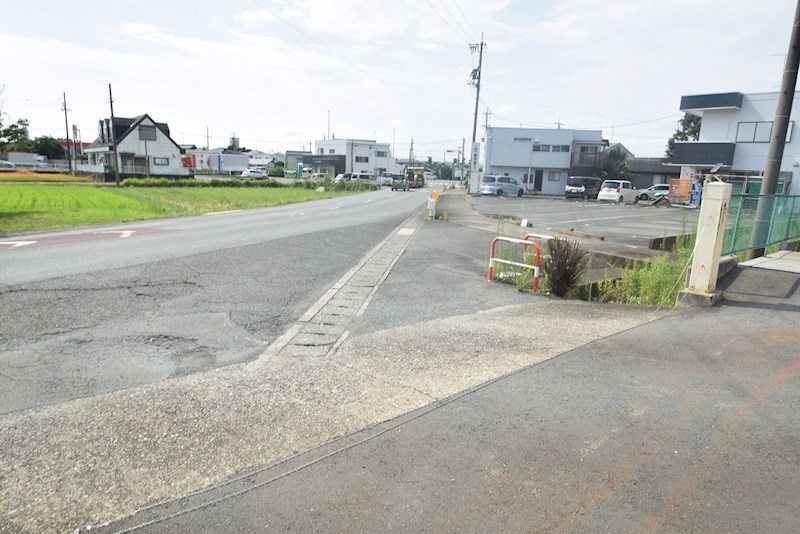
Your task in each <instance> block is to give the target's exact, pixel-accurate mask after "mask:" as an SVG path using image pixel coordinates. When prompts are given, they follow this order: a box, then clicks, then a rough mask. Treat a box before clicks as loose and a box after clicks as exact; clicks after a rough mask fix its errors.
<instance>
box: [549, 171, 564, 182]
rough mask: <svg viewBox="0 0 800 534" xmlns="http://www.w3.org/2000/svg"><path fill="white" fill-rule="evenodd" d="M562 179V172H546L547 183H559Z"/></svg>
mask: <svg viewBox="0 0 800 534" xmlns="http://www.w3.org/2000/svg"><path fill="white" fill-rule="evenodd" d="M563 177H564V171H547V181H548V182H560V181H561V179H562V178H563Z"/></svg>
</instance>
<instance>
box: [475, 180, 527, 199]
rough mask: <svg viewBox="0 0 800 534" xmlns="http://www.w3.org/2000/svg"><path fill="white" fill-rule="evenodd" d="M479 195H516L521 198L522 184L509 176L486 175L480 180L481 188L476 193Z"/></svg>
mask: <svg viewBox="0 0 800 534" xmlns="http://www.w3.org/2000/svg"><path fill="white" fill-rule="evenodd" d="M478 192H479V193H480V194H481V195H497V196H501V195H505V194H508V195H517V196H518V197H521V196H522V195H523V194H524V193H525V188H524V187H523V186H522V184H521V183H520V182H519V181H518V180H517V179H516V178H512V177H511V176H492V175H487V176H484V177H483V178H482V179H481V187H480V189H479V191H478Z"/></svg>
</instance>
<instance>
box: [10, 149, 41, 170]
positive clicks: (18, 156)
mask: <svg viewBox="0 0 800 534" xmlns="http://www.w3.org/2000/svg"><path fill="white" fill-rule="evenodd" d="M6 161H8V162H9V163H13V164H14V165H16V166H17V167H44V166H46V165H47V157H46V156H40V155H39V154H31V153H30V152H9V153H8V154H6Z"/></svg>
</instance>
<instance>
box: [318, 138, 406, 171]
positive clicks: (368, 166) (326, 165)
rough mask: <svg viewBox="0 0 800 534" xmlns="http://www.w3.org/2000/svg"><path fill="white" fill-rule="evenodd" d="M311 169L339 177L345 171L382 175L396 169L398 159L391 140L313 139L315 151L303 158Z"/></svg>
mask: <svg viewBox="0 0 800 534" xmlns="http://www.w3.org/2000/svg"><path fill="white" fill-rule="evenodd" d="M303 164H304V165H310V166H311V167H312V169H313V171H312V172H320V173H326V174H329V175H331V176H336V175H337V174H339V173H344V172H366V173H369V174H372V175H373V176H379V175H380V174H381V173H382V172H384V171H389V172H394V169H395V166H396V164H395V159H394V156H392V154H391V150H390V145H389V143H379V142H377V141H375V140H373V139H326V140H323V141H315V142H314V150H313V152H312V154H310V155H309V156H307V157H305V158H303Z"/></svg>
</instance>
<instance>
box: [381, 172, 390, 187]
mask: <svg viewBox="0 0 800 534" xmlns="http://www.w3.org/2000/svg"><path fill="white" fill-rule="evenodd" d="M380 184H381V185H389V186H391V185H392V173H390V172H382V173H381V177H380Z"/></svg>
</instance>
